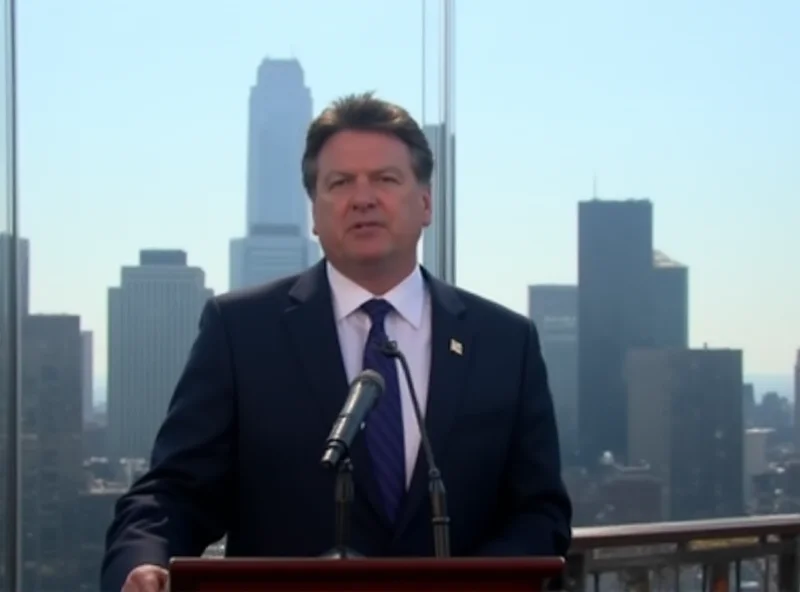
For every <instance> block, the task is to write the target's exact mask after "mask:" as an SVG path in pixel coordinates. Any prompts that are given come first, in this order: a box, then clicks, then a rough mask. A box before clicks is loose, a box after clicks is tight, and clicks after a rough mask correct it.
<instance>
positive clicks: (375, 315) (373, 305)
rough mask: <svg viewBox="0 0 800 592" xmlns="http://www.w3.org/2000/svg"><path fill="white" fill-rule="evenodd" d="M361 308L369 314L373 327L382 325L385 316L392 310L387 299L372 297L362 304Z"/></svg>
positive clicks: (392, 307)
mask: <svg viewBox="0 0 800 592" xmlns="http://www.w3.org/2000/svg"><path fill="white" fill-rule="evenodd" d="M361 310H363V311H364V312H365V313H367V314H368V315H369V319H370V321H372V326H373V327H383V322H384V321H385V320H386V316H387V315H388V314H389V313H390V312H392V311H393V310H394V306H392V305H391V303H390V302H389V301H388V300H383V299H382V298H373V299H372V300H367V301H366V302H365V303H364V304H362V305H361Z"/></svg>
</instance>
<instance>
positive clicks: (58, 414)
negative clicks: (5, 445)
mask: <svg viewBox="0 0 800 592" xmlns="http://www.w3.org/2000/svg"><path fill="white" fill-rule="evenodd" d="M81 357H82V356H81V333H80V318H79V317H77V316H72V315H38V314H37V315H29V316H27V317H25V318H24V319H23V322H22V392H23V395H24V396H23V398H22V426H21V427H22V440H21V445H22V491H23V493H24V496H23V500H22V523H23V525H25V536H24V538H23V556H24V557H25V563H24V566H23V570H24V573H23V588H24V589H25V590H65V589H66V590H76V589H77V585H76V579H77V575H78V574H77V569H78V552H77V548H78V546H77V542H78V540H77V532H76V528H77V526H78V516H77V513H76V512H77V502H78V492H79V490H80V488H81V486H82V485H83V479H84V476H83V467H82V464H81V461H82V452H83V450H82V448H83V446H82V427H83V421H82V409H81V408H82V405H81ZM3 417H5V415H4V416H3Z"/></svg>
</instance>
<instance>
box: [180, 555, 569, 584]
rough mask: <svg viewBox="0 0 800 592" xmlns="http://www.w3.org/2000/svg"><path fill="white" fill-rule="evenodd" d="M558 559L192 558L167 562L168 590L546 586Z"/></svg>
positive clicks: (556, 569) (558, 566)
mask: <svg viewBox="0 0 800 592" xmlns="http://www.w3.org/2000/svg"><path fill="white" fill-rule="evenodd" d="M563 569H564V560H563V559H561V558H557V557H554V558H549V557H539V558H508V559H505V558H504V559H494V558H493V559H487V558H476V559H470V558H453V559H432V558H431V559H428V558H398V559H360V558H359V559H343V560H341V559H339V560H337V559H305V558H298V559H285V558H276V559H196V558H192V559H189V558H180V557H178V558H175V559H173V560H172V561H171V562H170V567H169V572H170V586H169V590H170V592H244V591H245V590H246V591H247V592H260V591H261V590H263V591H265V592H266V591H269V592H290V591H291V592H300V591H303V592H340V591H342V592H343V591H348V592H358V591H363V592H367V591H369V592H393V591H400V590H413V591H414V592H455V591H459V592H484V591H485V592H489V591H491V592H504V591H512V590H518V591H520V592H522V591H523V590H524V591H526V592H539V591H544V590H550V589H552V588H548V583H549V582H550V580H552V579H553V578H557V577H558V576H560V575H561V574H562V572H563Z"/></svg>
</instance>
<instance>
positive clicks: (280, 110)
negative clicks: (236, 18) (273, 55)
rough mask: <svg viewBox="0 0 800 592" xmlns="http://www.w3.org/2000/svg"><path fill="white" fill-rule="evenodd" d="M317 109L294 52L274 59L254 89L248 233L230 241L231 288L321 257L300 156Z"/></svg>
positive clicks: (299, 267)
mask: <svg viewBox="0 0 800 592" xmlns="http://www.w3.org/2000/svg"><path fill="white" fill-rule="evenodd" d="M312 116H313V107H312V102H311V90H310V89H309V88H308V87H307V86H306V83H305V75H304V73H303V68H302V66H301V65H300V62H299V61H298V60H296V59H270V58H267V59H265V60H264V61H262V62H261V65H260V66H259V67H258V72H257V77H256V84H255V85H254V86H253V87H252V88H251V89H250V100H249V123H248V126H249V127H248V151H247V217H246V219H247V222H246V229H245V236H243V237H242V238H236V239H233V240H232V241H231V251H230V286H231V289H239V288H245V287H248V286H252V285H256V284H260V283H264V282H268V281H270V280H273V279H276V278H278V277H282V276H285V275H289V274H292V273H296V272H299V271H301V270H303V269H305V268H306V267H307V266H308V265H309V264H311V263H312V262H313V261H314V260H316V258H317V253H318V249H317V246H316V243H314V242H313V241H311V240H310V239H309V225H308V209H309V204H308V199H307V197H306V194H305V190H304V189H303V184H302V177H301V171H300V160H301V157H302V154H303V148H304V144H305V135H306V130H307V129H308V125H309V123H310V122H311V118H312Z"/></svg>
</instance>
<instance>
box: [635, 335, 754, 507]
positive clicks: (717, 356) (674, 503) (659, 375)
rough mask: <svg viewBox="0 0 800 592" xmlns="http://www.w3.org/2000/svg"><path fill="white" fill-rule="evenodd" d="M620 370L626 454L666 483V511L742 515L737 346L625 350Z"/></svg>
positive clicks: (739, 356) (741, 439)
mask: <svg viewBox="0 0 800 592" xmlns="http://www.w3.org/2000/svg"><path fill="white" fill-rule="evenodd" d="M625 374H626V382H627V385H628V405H629V410H628V413H629V417H630V422H629V424H628V429H627V430H626V431H627V432H628V434H629V446H630V448H629V457H630V458H629V461H631V462H633V463H639V462H645V463H647V464H648V465H649V466H650V467H651V468H652V470H653V471H654V473H655V474H656V475H657V476H659V477H660V478H661V479H662V480H663V481H664V483H665V484H666V485H667V487H666V492H667V500H666V501H667V508H668V514H667V516H666V518H667V519H668V520H699V519H707V518H722V517H729V516H737V515H741V514H742V512H743V509H744V495H743V484H744V480H743V471H744V458H743V454H744V444H743V443H744V433H745V430H744V423H743V421H742V410H743V406H742V404H741V401H742V352H741V350H727V349H718V350H712V349H695V350H690V349H681V348H675V349H655V348H650V349H635V350H630V351H629V352H628V354H627V355H626V364H625Z"/></svg>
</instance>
